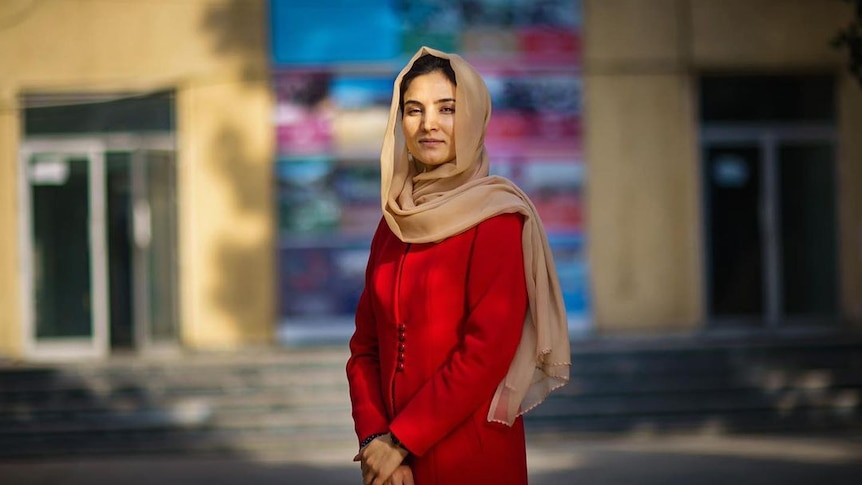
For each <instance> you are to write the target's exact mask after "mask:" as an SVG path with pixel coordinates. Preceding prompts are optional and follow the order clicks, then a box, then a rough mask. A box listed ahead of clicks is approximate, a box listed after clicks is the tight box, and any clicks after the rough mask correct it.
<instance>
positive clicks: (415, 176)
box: [380, 47, 571, 426]
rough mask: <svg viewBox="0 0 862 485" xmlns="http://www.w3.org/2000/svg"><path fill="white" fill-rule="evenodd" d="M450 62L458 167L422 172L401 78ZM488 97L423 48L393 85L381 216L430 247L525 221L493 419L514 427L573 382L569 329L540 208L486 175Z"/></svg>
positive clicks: (464, 70)
mask: <svg viewBox="0 0 862 485" xmlns="http://www.w3.org/2000/svg"><path fill="white" fill-rule="evenodd" d="M426 54H431V55H434V56H437V57H441V58H443V59H448V60H449V62H450V63H451V65H452V69H453V70H454V71H455V80H456V83H457V87H456V90H455V106H456V108H455V127H454V129H455V154H456V157H455V160H453V161H451V162H448V163H445V164H443V165H441V166H438V167H436V168H435V169H434V170H431V171H428V172H422V171H421V170H420V168H419V167H418V166H417V164H416V163H415V162H413V161H412V160H411V157H409V156H408V153H407V146H406V144H405V140H404V136H403V132H402V128H401V116H400V110H399V100H400V96H401V93H400V85H401V79H402V78H403V77H404V75H405V74H406V73H407V72H408V71H409V70H410V68H411V67H412V66H413V63H414V62H415V61H416V60H417V59H419V58H420V57H421V56H424V55H426ZM490 116H491V97H490V94H489V92H488V88H487V87H486V86H485V82H484V81H483V80H482V77H481V76H480V75H479V73H478V72H476V70H475V69H473V67H472V66H470V65H469V64H468V63H467V62H466V61H464V59H462V58H461V57H460V56H458V55H455V54H447V53H444V52H441V51H438V50H435V49H431V48H429V47H422V48H421V49H419V51H418V52H416V54H415V55H414V56H413V58H412V59H411V60H410V62H409V63H408V64H407V66H406V67H405V68H404V69H403V70H402V71H401V73H400V74H399V75H398V77H397V78H396V79H395V86H394V88H393V94H392V105H391V107H390V111H389V123H388V124H387V126H386V134H385V136H384V139H383V148H382V152H381V154H380V169H381V203H382V209H383V217H384V218H385V220H386V223H387V225H388V226H389V228H390V229H391V230H392V232H393V233H394V234H395V235H396V236H397V237H398V238H399V239H401V240H402V241H404V242H409V243H428V242H438V241H442V240H444V239H446V238H448V237H451V236H454V235H456V234H460V233H461V232H464V231H465V230H467V229H469V228H471V227H473V226H475V225H477V224H479V223H480V222H482V221H484V220H486V219H488V218H491V217H494V216H496V215H499V214H504V213H519V214H522V215H523V216H524V228H523V233H522V245H523V250H524V272H525V274H526V280H527V281H526V286H527V296H528V303H529V309H528V311H527V314H526V317H525V320H524V328H523V334H522V336H521V341H520V344H519V345H518V349H517V351H516V353H515V357H514V359H513V360H512V363H511V364H510V366H509V371H508V373H507V374H506V377H505V378H504V379H503V381H502V382H500V384H499V386H497V390H496V392H495V394H494V399H493V401H492V403H491V408H490V410H489V411H488V420H489V421H496V422H501V423H505V424H508V425H510V426H511V425H512V423H514V421H515V418H517V417H518V416H519V415H521V414H523V413H525V412H527V411H529V410H530V409H532V408H533V407H535V406H537V405H538V404H539V403H541V402H542V401H543V400H544V399H545V397H547V395H548V394H549V393H550V392H551V391H553V390H554V389H556V388H558V387H560V386H562V385H564V384H565V383H566V382H568V379H569V367H570V359H571V356H570V351H569V334H568V324H567V321H566V312H565V307H564V305H563V298H562V294H561V292H560V286H559V282H558V279H557V272H556V269H555V267H554V261H553V258H552V255H551V249H550V246H549V245H548V238H547V235H546V234H545V230H544V228H543V227H542V223H541V220H540V219H539V216H538V213H537V212H536V208H535V207H534V206H533V204H532V202H531V201H530V199H529V198H528V197H527V196H526V194H524V193H523V192H522V191H521V190H520V189H519V188H518V187H516V186H515V185H514V184H513V183H512V182H510V181H509V180H507V179H505V178H503V177H499V176H489V162H488V153H487V151H486V150H485V130H486V128H487V126H488V120H489V118H490Z"/></svg>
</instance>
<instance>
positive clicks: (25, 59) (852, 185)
mask: <svg viewBox="0 0 862 485" xmlns="http://www.w3.org/2000/svg"><path fill="white" fill-rule="evenodd" d="M276 3H278V2H266V1H264V0H183V1H146V2H144V1H141V2H104V1H98V0H84V1H66V0H52V1H46V2H29V1H25V0H13V1H9V2H3V4H2V6H0V231H2V237H0V308H1V309H2V311H0V355H2V356H8V357H15V358H25V359H43V358H45V359H55V358H56V359H63V358H73V357H104V356H106V355H109V354H111V353H112V352H116V351H125V350H129V349H131V350H134V351H150V350H153V351H155V350H158V349H162V348H187V349H193V350H198V349H200V350H208V349H236V348H245V347H249V346H256V345H268V344H272V343H273V342H276V341H278V340H279V338H278V335H279V331H280V329H281V328H282V327H288V328H289V327H290V326H291V325H292V320H291V315H290V314H287V316H285V315H286V311H285V310H284V308H285V302H290V301H293V300H291V296H292V295H293V293H291V292H293V291H298V290H296V289H293V288H289V291H288V290H285V288H287V286H286V283H285V282H284V279H283V277H281V276H279V275H280V274H282V273H284V271H285V270H284V269H283V266H284V265H285V262H286V261H289V259H285V257H284V256H283V254H282V253H283V249H284V245H283V244H282V240H283V238H282V237H280V236H279V234H283V232H284V230H285V228H286V230H288V231H295V230H296V228H297V227H303V226H301V224H302V223H304V222H302V221H303V219H301V216H302V214H297V213H295V211H294V209H291V208H290V207H295V206H289V207H288V209H284V208H282V207H281V203H280V202H279V201H280V200H281V198H280V195H279V194H280V193H279V190H281V189H280V188H279V187H281V185H283V184H282V179H284V180H287V181H288V182H290V181H295V180H304V179H303V177H306V176H309V175H308V173H310V172H308V170H309V169H308V167H311V166H313V164H309V163H306V164H305V165H302V167H305V168H303V170H305V172H303V171H302V170H299V171H297V170H298V167H300V165H296V164H293V165H291V164H289V163H288V162H290V161H295V160H287V161H285V160H282V158H283V157H282V156H283V155H285V153H283V150H282V148H281V145H280V141H279V139H278V137H279V136H287V137H288V139H290V136H293V135H296V133H293V132H287V133H285V132H284V131H283V130H282V131H279V124H280V123H281V122H282V121H283V120H284V119H293V118H290V117H291V116H293V115H294V114H295V113H293V112H283V111H279V106H280V103H279V99H280V98H279V96H281V94H280V93H279V89H280V88H279V86H282V87H283V86H285V84H279V83H280V81H279V80H282V81H284V80H285V79H287V81H284V82H287V83H288V84H289V82H296V79H300V78H302V75H301V74H302V73H303V72H305V73H307V72H308V71H309V69H306V67H308V66H304V67H303V66H300V67H301V68H300V67H296V66H294V67H293V68H291V69H290V70H288V71H283V72H281V74H279V72H274V71H278V70H279V69H278V68H277V67H278V66H276V69H274V68H273V57H272V52H271V51H272V50H273V49H274V46H272V45H271V44H272V43H271V38H270V36H269V34H270V33H269V32H268V28H267V26H268V25H271V24H270V22H271V19H272V18H273V17H272V15H273V11H274V10H275V9H274V8H273V6H274V5H275V4H276ZM300 3H302V2H300ZM379 3H380V8H382V9H386V8H387V5H390V3H389V2H379ZM422 3H423V4H424V3H427V4H429V5H433V4H435V2H422ZM456 3H457V2H456ZM474 3H475V2H474ZM479 3H480V4H481V3H483V2H479ZM486 3H489V4H491V3H493V4H495V5H496V4H497V3H499V2H486ZM522 3H523V2H512V5H513V7H512V8H513V9H515V7H514V6H518V5H521V4H522ZM552 3H553V2H552ZM557 3H560V2H557ZM563 3H565V2H563ZM572 3H573V4H574V5H575V10H573V11H577V12H578V17H577V21H576V22H577V29H578V30H577V37H576V38H577V39H578V41H579V44H578V45H577V49H578V53H577V56H578V57H577V61H576V64H575V65H572V66H568V65H565V64H564V63H560V62H559V59H558V60H556V61H553V62H552V63H551V64H552V67H553V73H551V74H552V75H551V74H549V76H550V78H553V82H551V83H550V84H548V85H549V86H551V87H552V88H553V87H555V86H563V87H564V88H566V89H568V86H571V85H576V86H579V91H578V94H579V96H581V98H580V99H579V100H578V103H577V104H578V106H579V108H578V116H579V117H578V123H579V125H578V127H577V132H576V133H575V132H573V133H568V134H567V133H563V134H562V136H563V137H566V136H572V137H574V136H576V137H577V141H578V143H577V145H578V146H577V147H576V148H572V147H569V146H565V147H563V149H562V150H563V153H564V155H565V154H566V153H569V152H566V150H577V154H576V158H578V163H574V164H570V165H566V166H561V170H562V172H561V173H565V174H567V177H569V178H570V179H571V180H574V181H576V183H577V184H580V183H581V182H582V183H583V186H582V188H583V190H582V191H581V188H580V187H581V186H580V185H579V186H578V188H577V190H575V191H571V190H570V191H569V192H565V191H563V195H564V196H563V197H561V198H560V199H553V200H551V202H552V203H553V204H551V203H549V204H550V205H549V207H551V209H549V210H553V211H556V212H554V213H555V214H560V218H559V221H560V222H561V224H567V223H570V222H571V221H570V219H569V218H568V216H567V215H568V214H569V212H567V211H566V210H565V207H566V206H565V205H563V206H560V205H559V204H560V202H559V201H563V202H565V201H566V200H569V199H566V197H568V195H566V194H569V195H571V194H573V193H575V194H576V196H577V197H576V198H578V199H579V200H580V201H582V202H583V223H582V224H581V223H580V218H579V219H578V221H579V222H578V224H579V226H578V227H581V228H582V234H581V236H583V237H584V241H586V246H584V248H583V252H582V256H577V257H583V258H584V261H585V263H586V264H585V266H586V268H588V271H586V272H584V273H577V275H578V276H577V277H576V278H575V279H573V280H572V281H574V282H575V283H574V284H577V282H578V281H584V282H585V283H584V285H585V288H584V289H583V290H578V291H579V292H580V293H578V292H574V291H573V293H572V294H573V295H576V297H577V298H584V299H585V300H586V304H585V306H586V308H587V310H585V311H584V313H583V314H584V320H586V321H587V323H586V324H585V325H581V326H579V327H578V329H579V332H578V333H579V335H578V338H582V337H586V338H589V337H590V336H595V335H645V334H650V335H668V334H683V335H690V336H693V338H697V337H696V336H697V335H700V334H702V333H703V332H704V331H706V332H715V333H718V334H722V333H724V332H730V333H732V334H741V335H743V336H746V335H764V334H766V335H772V334H775V333H776V332H778V333H782V332H790V333H793V332H797V331H800V332H808V331H815V332H832V333H835V332H837V333H839V334H840V333H841V332H845V331H852V330H854V329H857V330H858V329H859V328H860V326H862V195H859V194H860V193H862V137H860V136H859V134H860V133H862V86H860V85H859V84H858V83H857V81H856V80H854V79H853V78H851V77H850V76H849V75H848V74H847V70H846V67H845V65H846V59H847V56H846V53H842V52H839V51H836V50H834V49H832V48H830V46H829V40H830V39H831V38H832V37H833V36H834V35H835V33H837V31H838V30H839V29H841V28H842V27H844V26H845V25H846V24H847V23H848V22H849V21H850V20H851V19H852V18H853V11H852V8H851V5H850V4H849V3H848V2H841V1H838V0H835V1H824V0H724V1H721V2H715V1H712V0H681V1H680V0H582V1H580V2H574V1H573V2H572ZM396 12H397V11H396ZM501 22H502V21H501ZM480 23H481V22H480ZM495 25H496V24H495ZM501 30H504V29H500V28H499V26H498V28H497V29H496V32H492V34H493V35H492V36H491V37H490V38H491V39H492V40H494V41H495V42H492V43H491V44H490V45H493V46H495V47H496V48H498V49H499V48H500V46H501V45H503V44H501V42H508V41H509V40H511V37H509V36H507V35H506V33H505V32H501ZM565 38H566V39H568V38H569V37H565ZM427 39H428V37H425V38H424V40H427ZM469 39H473V41H474V42H476V43H477V44H470V43H469V42H468V41H469ZM421 40H422V39H413V40H411V42H419V41H421ZM438 40H439V38H438ZM481 41H482V38H480V37H471V38H462V39H461V41H460V42H461V43H458V44H453V45H452V46H451V47H453V48H454V49H456V50H459V51H464V50H469V48H472V47H471V46H475V45H481V44H482V42H481ZM486 41H487V39H486ZM513 42H514V41H513ZM484 45H486V46H487V45H489V44H487V42H486V44H484ZM441 47H443V48H447V47H448V46H441ZM281 48H282V49H285V48H286V49H287V50H290V48H291V46H290V45H287V46H286V47H285V46H282V47H281ZM484 48H487V47H484ZM396 54H398V55H401V53H400V52H397V53H396ZM465 56H467V57H468V60H469V55H467V53H465ZM401 60H402V59H401V58H398V59H394V60H393V62H392V63H391V64H387V65H386V66H385V67H383V68H381V67H380V66H379V65H377V64H375V65H374V66H373V67H372V66H371V63H366V65H364V66H359V68H358V71H361V72H363V73H365V74H368V73H369V72H371V74H373V76H371V77H375V76H376V77H377V78H380V77H386V76H390V75H391V74H392V69H393V66H395V65H397V64H398V63H399V62H400V61H401ZM318 67H319V66H318ZM329 67H331V66H329ZM342 67H343V66H342ZM480 67H481V66H480ZM485 67H486V69H489V70H493V68H494V66H493V65H491V66H485ZM497 67H499V66H497ZM516 68H518V67H517V66H512V69H516ZM547 68H548V65H547V64H545V65H543V67H542V69H545V70H547ZM351 69H352V71H351ZM301 71H302V72H301ZM311 71H313V69H312V70H311ZM498 71H499V69H498ZM341 72H342V73H343V72H348V74H349V73H351V72H352V73H355V72H357V67H356V65H353V66H348V68H347V70H346V71H344V69H342V71H341ZM342 77H344V76H342ZM348 77H349V76H348ZM360 77H361V76H360ZM366 78H368V76H365V78H363V79H365V81H367V79H366ZM311 79H312V83H311V85H312V86H313V85H314V79H316V78H314V77H313V76H312V78H311ZM353 79H354V80H355V79H356V76H354V77H353ZM572 79H574V80H575V81H574V82H570V81H571V80H572ZM335 80H336V81H338V79H335ZM288 81H289V82H288ZM331 81H332V79H331V78H330V80H329V81H327V82H330V84H329V86H334V87H335V88H336V90H337V89H341V88H344V87H345V86H346V87H348V88H349V87H351V86H350V85H348V84H345V83H338V82H335V83H332V82H331ZM361 81H362V80H361ZM365 81H362V82H361V83H360V84H362V83H365ZM554 83H558V84H554ZM372 84H373V83H372ZM384 84H385V83H384ZM527 84H529V83H527ZM363 85H366V84H363ZM515 85H516V86H519V85H518V84H517V83H515ZM375 86H376V85H375ZM520 86H523V85H520ZM289 87H290V86H288V88H289ZM371 89H372V91H374V90H375V89H377V88H376V87H372V88H371ZM384 91H385V90H384ZM563 91H564V92H570V91H566V90H565V89H564V90H563ZM294 92H295V91H294ZM343 93H344V92H342V94H343ZM343 99H348V98H343ZM581 107H582V108H581ZM531 109H532V108H531ZM515 111H516V110H515ZM498 112H499V113H500V114H503V115H505V114H506V112H505V110H498V111H495V113H498ZM369 113H371V115H370V116H371V117H368V116H366V115H369ZM374 113H375V111H374V110H371V111H370V112H362V113H360V112H358V111H354V112H352V115H354V118H353V121H352V123H354V124H358V125H362V124H363V123H366V124H367V125H363V126H377V125H376V124H375V123H377V122H378V121H379V120H378V118H375V117H374V116H373V114H374ZM510 114H511V113H510ZM516 118H517V116H516V117H514V118H512V119H511V120H508V121H509V122H510V123H511V124H510V125H506V126H507V129H510V130H511V129H513V128H512V126H516V125H517V123H516V122H517V121H518V119H516ZM303 126H305V125H303ZM498 126H500V125H498ZM559 126H560V125H557V127H559ZM336 128H337V127H336ZM291 133H293V135H292V134H291ZM507 133H508V134H511V132H507V131H506V130H502V131H501V133H497V134H498V135H501V134H502V136H500V137H499V138H498V141H499V140H503V141H505V137H506V135H507ZM299 134H302V133H299ZM306 134H307V133H306ZM312 134H313V133H312ZM356 135H362V136H360V137H359V138H355V139H352V138H350V137H351V136H356ZM373 135H374V134H373V133H371V134H368V135H366V134H365V133H359V132H355V131H352V132H350V133H347V138H346V139H347V141H351V140H352V141H353V142H357V143H361V142H362V139H363V138H362V137H364V136H373ZM503 145H504V144H502V143H501V144H500V145H499V146H501V147H502V148H501V150H505V149H511V147H509V148H506V147H505V146H503ZM360 148H361V149H366V148H367V147H365V146H364V145H363V146H361V147H360ZM349 150H350V151H352V152H355V150H356V146H349ZM573 153H574V152H573ZM286 155H287V156H288V158H289V157H290V156H293V155H296V154H295V153H294V154H291V153H288V154H286ZM302 155H303V156H305V155H307V154H302ZM316 155H319V154H316ZM556 155H559V153H556ZM556 155H555V156H556ZM565 156H568V155H565ZM565 156H563V157H561V158H565ZM552 158H553V157H552ZM348 161H349V160H348ZM545 161H547V160H545ZM286 163H287V168H285V164H286ZM513 163H515V162H513ZM348 165H350V164H349V163H348ZM552 165H553V164H552ZM536 166H538V165H536ZM573 166H578V167H582V168H583V170H582V171H578V170H580V169H578V170H571V167H573ZM360 172H361V171H360ZM360 172H355V173H353V172H350V173H353V175H354V176H353V178H350V177H347V178H346V180H347V181H348V182H346V183H349V184H353V185H350V187H352V188H351V189H350V190H349V192H350V193H351V194H355V195H356V194H358V195H356V196H357V197H358V199H357V201H358V202H357V201H354V202H357V204H358V203H361V202H362V200H361V199H362V194H364V192H363V191H362V190H360V189H361V188H367V185H368V183H369V182H368V180H369V179H368V178H367V177H366V175H367V174H364V172H361V173H360ZM582 172H585V175H584V174H583V173H582ZM339 173H340V172H339ZM344 173H348V172H344ZM350 173H348V175H350ZM363 174H364V175H363ZM287 189H288V190H290V186H289V184H288V185H287ZM371 192H372V193H373V190H372V191H371ZM291 193H294V192H288V194H291ZM318 202H319V201H318ZM288 203H291V204H292V203H295V201H293V202H291V200H290V199H289V197H288ZM360 205H361V204H360ZM371 206H372V207H373V204H372V205H371ZM353 207H354V208H356V207H359V206H357V205H355V204H354V206H353ZM560 207H562V209H561V208H560ZM572 207H573V210H576V208H575V206H572ZM577 207H580V206H577ZM324 209H327V207H322V208H321V207H317V209H316V210H318V211H323V212H322V213H319V214H318V215H316V216H314V217H312V220H311V221H310V222H308V221H306V222H308V223H309V224H311V225H312V226H313V225H314V224H317V225H318V226H320V225H325V224H322V223H321V220H323V219H315V218H325V217H329V216H328V215H327V214H329V213H328V212H326V211H325V210H324ZM285 211H288V212H287V213H286V212H285ZM290 211H293V212H290ZM320 214H323V215H320ZM355 214H357V217H358V218H359V219H357V220H359V221H360V223H359V226H360V228H361V226H362V223H361V221H362V220H364V219H362V217H365V216H367V215H365V216H364V215H363V214H364V213H361V211H358V212H356V213H355ZM285 218H286V219H285ZM284 220H288V223H287V225H286V226H285V225H284V224H282V222H280V221H284ZM300 236H301V234H300V235H297V233H296V232H289V234H288V237H287V239H288V243H287V246H288V247H287V249H289V250H297V249H299V250H305V249H308V248H305V249H303V248H304V246H302V245H303V244H304V243H303V241H306V239H303V238H302V237H300ZM312 249H314V248H312ZM347 249H350V250H351V251H352V252H350V253H347V255H348V256H349V257H347V256H346V257H345V258H343V260H344V261H347V262H346V263H345V264H346V266H347V267H349V268H354V267H357V263H356V261H360V262H361V258H358V259H357V257H356V255H357V254H361V253H362V250H363V249H362V248H361V247H358V248H354V247H350V248H347ZM578 251H580V249H579V250H578ZM578 254H581V253H578ZM302 261H304V262H307V263H309V264H310V263H312V262H313V261H314V260H313V258H305V259H302ZM358 267H361V264H359V265H358ZM291 268H293V269H291ZM291 268H288V269H289V270H290V271H293V270H294V269H296V268H297V267H296V266H292V267H291ZM303 268H304V267H302V266H300V267H299V269H300V270H301V271H300V273H301V274H300V276H303V277H305V276H308V277H309V278H310V277H311V276H313V274H312V273H305V271H306V270H308V271H311V270H313V268H311V269H309V268H305V269H303ZM581 275H582V276H581ZM578 278H583V279H582V280H579V279H578ZM305 281H306V280H305V279H303V280H302V281H300V283H301V284H305V283H304V282H305ZM325 281H326V279H325V278H324V283H325ZM300 283H297V284H300ZM335 283H338V281H335ZM348 290H350V291H355V288H353V289H351V288H348ZM564 290H565V288H564ZM577 295H581V296H577ZM583 295H586V296H583ZM311 303H313V300H311V299H302V298H300V299H299V300H298V301H297V305H298V304H311ZM573 308H579V309H580V308H583V307H581V306H573ZM320 315H322V317H326V315H325V313H323V314H320Z"/></svg>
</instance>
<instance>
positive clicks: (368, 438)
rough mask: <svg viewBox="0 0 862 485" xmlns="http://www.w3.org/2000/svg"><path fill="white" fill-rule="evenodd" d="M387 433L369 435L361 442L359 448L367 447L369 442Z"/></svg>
mask: <svg viewBox="0 0 862 485" xmlns="http://www.w3.org/2000/svg"><path fill="white" fill-rule="evenodd" d="M385 434H386V433H374V434H373V435H370V436H368V437H367V438H365V439H364V440H362V443H359V449H360V450H361V449H362V448H365V447H366V446H368V444H369V443H371V442H372V441H374V440H376V439H377V438H379V437H381V436H383V435H385Z"/></svg>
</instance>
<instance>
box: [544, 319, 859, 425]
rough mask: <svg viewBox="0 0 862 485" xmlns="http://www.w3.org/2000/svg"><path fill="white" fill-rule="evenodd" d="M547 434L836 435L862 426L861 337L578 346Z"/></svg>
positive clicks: (549, 409) (550, 406)
mask: <svg viewBox="0 0 862 485" xmlns="http://www.w3.org/2000/svg"><path fill="white" fill-rule="evenodd" d="M528 423H529V424H530V425H532V426H533V428H539V429H549V428H550V429H569V430H576V431H599V432H640V431H662V432H663V431H674V430H686V431H691V430H704V431H712V432H737V431H745V432H757V431H769V432H776V431H814V430H817V431H835V430H841V429H846V428H848V427H855V428H856V429H860V425H862V338H860V337H859V336H858V335H857V336H834V337H827V338H791V339H775V338H770V339H767V340H765V341H762V342H758V341H757V340H756V339H751V338H747V339H745V340H739V339H737V340H735V341H734V340H724V341H714V342H709V341H708V340H706V339H700V340H692V339H681V340H679V341H673V340H669V339H664V340H653V341H641V342H632V343H628V344H627V343H625V341H621V340H616V341H608V340H606V341H593V342H583V343H579V344H575V345H574V347H573V359H572V370H571V382H570V383H569V385H567V386H566V387H564V388H563V389H561V390H560V391H559V392H558V393H555V394H553V395H552V396H551V397H550V398H549V399H548V400H547V401H546V402H545V403H544V404H543V405H542V406H540V407H538V408H536V409H535V410H534V411H533V412H531V414H530V415H529V419H528Z"/></svg>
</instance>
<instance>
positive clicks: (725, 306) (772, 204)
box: [701, 125, 839, 329]
mask: <svg viewBox="0 0 862 485" xmlns="http://www.w3.org/2000/svg"><path fill="white" fill-rule="evenodd" d="M835 146H836V145H835V134H834V129H833V128H831V127H829V126H801V125H797V126H788V125H781V126H778V125H776V126H766V125H762V126H757V127H753V126H749V127H743V126H731V127H716V126H712V127H707V128H706V129H704V131H703V133H702V143H701V147H702V159H703V192H704V221H705V241H706V258H705V262H706V275H707V284H706V288H707V291H706V308H707V309H708V314H709V317H710V318H709V319H710V323H711V324H712V326H713V327H722V328H728V327H743V328H752V329H761V328H769V329H778V328H782V329H786V328H793V327H797V328H799V327H807V328H812V327H814V328H824V327H825V326H831V325H833V324H835V323H836V322H837V321H838V314H839V311H838V308H839V297H838V294H839V291H838V288H839V282H838V271H837V270H838V224H837V220H836V217H837V183H836V172H835V158H836V154H835Z"/></svg>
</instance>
